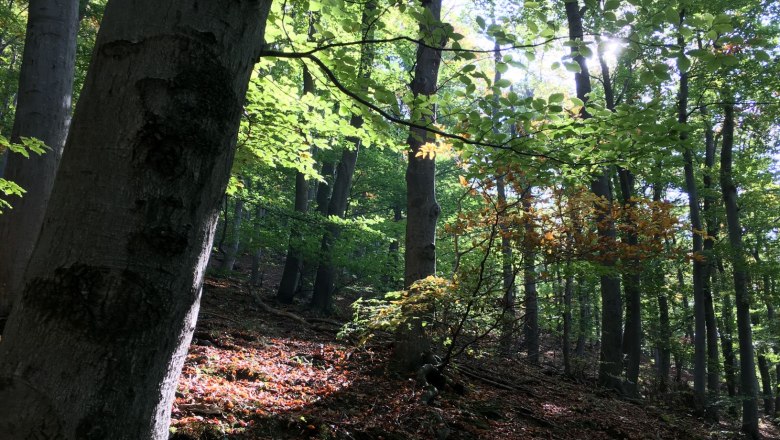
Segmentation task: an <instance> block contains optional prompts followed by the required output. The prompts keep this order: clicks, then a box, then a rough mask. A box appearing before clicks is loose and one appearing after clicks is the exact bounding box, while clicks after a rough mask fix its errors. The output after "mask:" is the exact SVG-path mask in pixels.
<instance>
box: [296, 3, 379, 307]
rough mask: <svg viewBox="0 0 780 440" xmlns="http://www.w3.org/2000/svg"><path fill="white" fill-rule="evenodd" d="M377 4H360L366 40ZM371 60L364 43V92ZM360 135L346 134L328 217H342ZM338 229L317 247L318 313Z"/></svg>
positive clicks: (329, 297)
mask: <svg viewBox="0 0 780 440" xmlns="http://www.w3.org/2000/svg"><path fill="white" fill-rule="evenodd" d="M376 8H377V3H376V1H375V0H370V1H368V2H366V3H365V5H364V7H363V17H362V22H361V27H362V29H363V35H364V37H365V39H367V40H370V39H372V38H373V35H374V27H373V23H374V20H375V17H376ZM373 63H374V48H373V46H372V45H363V46H362V47H361V53H360V67H359V69H358V80H359V81H360V80H362V81H363V82H362V83H361V85H360V88H361V91H362V92H365V91H367V87H368V84H367V82H366V81H367V80H368V79H369V78H370V77H371V68H372V65H373ZM349 124H350V125H351V126H352V127H355V128H360V127H362V126H363V117H362V116H360V115H357V114H354V115H352V117H351V119H350V121H349ZM360 142H361V141H360V138H357V137H349V138H347V143H348V144H351V145H352V146H353V147H354V148H352V147H350V148H345V149H344V151H343V152H342V154H341V160H340V161H339V164H338V167H337V169H336V180H335V182H334V184H333V193H332V194H331V196H330V202H329V203H328V216H329V217H330V216H336V217H340V218H344V216H345V214H346V211H347V204H348V202H349V190H350V188H352V176H353V174H354V173H355V165H356V164H357V158H358V152H359V151H360ZM340 233H341V230H340V228H339V227H338V226H337V225H334V224H331V223H329V224H328V225H327V226H326V231H325V234H324V235H323V237H322V245H321V246H320V256H321V260H320V264H319V267H317V277H316V279H315V280H314V295H313V296H312V299H311V307H312V309H314V310H316V311H318V312H320V313H330V311H331V308H332V301H333V289H334V283H335V279H336V266H335V264H334V263H333V248H334V246H335V244H336V240H337V239H338V236H339V234H340Z"/></svg>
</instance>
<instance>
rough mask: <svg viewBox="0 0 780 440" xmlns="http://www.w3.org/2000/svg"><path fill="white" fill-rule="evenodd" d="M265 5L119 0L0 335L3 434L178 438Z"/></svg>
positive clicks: (111, 7)
mask: <svg viewBox="0 0 780 440" xmlns="http://www.w3.org/2000/svg"><path fill="white" fill-rule="evenodd" d="M269 8H270V1H257V0H236V1H233V2H231V3H229V4H223V3H217V2H197V3H194V2H191V1H185V0H168V1H165V2H163V3H160V2H159V1H151V0H139V1H136V2H132V3H131V2H121V1H110V2H109V3H108V6H107V7H106V11H105V15H104V18H103V22H102V25H101V28H100V32H99V35H98V39H97V44H96V47H95V51H94V57H93V59H92V64H91V66H90V69H89V72H88V74H87V79H86V82H85V86H84V89H83V91H82V93H81V97H80V101H79V106H78V107H79V108H78V110H77V111H76V114H75V116H74V119H73V124H72V126H71V131H70V134H69V137H68V141H67V145H66V148H65V151H66V153H65V155H64V156H63V159H62V163H61V165H60V168H59V172H58V174H57V178H56V182H55V185H54V190H53V192H52V195H51V199H50V201H49V206H48V209H47V214H46V216H45V220H44V223H43V228H42V229H41V235H40V238H39V239H38V242H37V245H36V247H35V251H34V252H33V255H32V258H31V260H30V264H29V265H28V269H27V273H26V276H25V281H24V284H25V288H24V291H23V294H22V295H21V297H20V298H19V301H18V302H17V304H16V305H15V307H14V310H13V312H12V314H11V316H10V318H9V321H8V324H7V328H6V334H5V335H4V338H3V341H2V343H1V344H0V432H2V433H3V438H4V439H9V440H17V439H19V440H21V439H30V438H56V439H65V440H68V439H86V438H95V439H118V440H123V439H127V440H137V439H153V440H162V439H167V438H168V426H169V422H170V411H171V405H172V403H173V398H174V392H175V389H176V383H177V379H178V377H179V373H180V370H181V367H182V364H183V362H184V358H185V355H186V352H187V347H188V345H189V342H190V339H191V336H192V332H193V329H194V327H195V321H196V318H197V314H198V308H199V303H200V294H201V288H202V280H203V273H204V271H205V268H206V262H207V260H208V256H209V251H210V249H211V244H212V240H213V237H214V226H215V223H216V214H217V209H218V205H219V200H220V197H221V196H222V194H223V193H224V191H225V186H226V185H227V180H228V177H229V173H230V167H231V162H232V159H233V153H234V146H235V141H236V136H237V132H238V125H239V120H240V117H241V112H242V105H243V103H244V98H245V94H246V89H247V84H248V82H249V78H250V74H251V72H252V68H253V66H254V63H255V60H256V59H257V53H258V50H259V46H260V44H261V43H262V38H263V32H264V28H265V19H266V17H267V15H268V10H269Z"/></svg>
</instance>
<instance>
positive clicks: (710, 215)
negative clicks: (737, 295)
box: [702, 107, 720, 420]
mask: <svg viewBox="0 0 780 440" xmlns="http://www.w3.org/2000/svg"><path fill="white" fill-rule="evenodd" d="M703 109H705V110H702V116H704V117H705V118H707V117H708V113H707V111H706V107H703ZM705 124H706V128H705V130H704V147H705V148H704V150H705V155H704V166H705V171H704V212H703V214H704V219H705V220H706V222H707V236H706V237H705V238H704V255H705V256H706V258H707V261H706V264H705V266H704V273H703V274H702V290H703V291H704V320H705V323H706V325H707V391H708V392H709V396H708V398H707V400H708V402H710V404H709V405H708V407H707V417H708V418H709V419H710V420H717V419H718V408H717V406H716V402H718V394H719V389H720V368H719V366H718V364H719V363H720V356H719V354H718V326H717V319H716V316H715V305H714V301H713V294H712V290H713V288H712V286H713V283H712V279H713V272H714V270H715V259H714V258H713V250H714V248H715V238H716V237H717V236H718V233H719V229H720V227H719V225H718V220H717V218H716V216H715V204H716V203H717V197H716V196H715V189H714V188H713V181H712V172H713V170H712V168H713V166H714V164H715V153H716V145H715V136H714V133H713V130H712V125H711V124H710V122H709V121H707V122H706V123H705Z"/></svg>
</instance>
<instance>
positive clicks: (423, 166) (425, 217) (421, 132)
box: [391, 0, 446, 371]
mask: <svg viewBox="0 0 780 440" xmlns="http://www.w3.org/2000/svg"><path fill="white" fill-rule="evenodd" d="M421 1H422V6H423V8H424V10H425V13H424V14H423V15H422V17H423V21H421V22H420V32H421V34H422V36H423V42H424V43H425V44H423V43H420V44H418V47H417V64H416V65H415V69H414V78H413V79H412V83H411V85H410V89H411V91H412V93H413V95H414V98H415V105H414V107H413V108H412V109H411V111H412V114H413V115H417V117H416V121H415V122H417V123H418V124H419V125H420V126H432V125H433V124H434V123H435V122H436V107H435V106H434V105H432V104H431V103H430V102H429V101H428V98H429V97H430V96H432V95H433V94H435V93H436V89H437V80H438V77H439V64H441V48H443V47H444V44H445V43H446V34H445V33H444V29H443V25H442V23H441V22H440V19H441V0H421ZM432 142H435V136H434V135H433V134H432V133H430V132H429V131H428V130H425V129H423V128H417V127H412V128H410V129H409V138H408V139H407V143H408V145H409V150H408V160H409V164H408V166H407V168H406V212H407V217H406V242H405V243H406V251H405V254H404V287H406V288H409V287H410V286H411V285H412V283H414V282H415V281H417V280H421V279H423V278H425V277H428V276H430V275H433V274H435V273H436V221H437V220H438V218H439V213H440V212H441V208H440V207H439V204H438V203H437V202H436V188H435V179H436V160H435V157H434V156H432V155H426V154H425V153H424V151H423V149H422V147H423V146H424V145H426V144H429V143H432ZM427 350H428V342H427V340H426V338H425V337H424V334H423V331H422V325H421V321H420V319H419V318H417V319H414V320H412V322H410V323H409V325H408V327H407V328H404V327H402V328H401V329H400V330H399V331H398V332H397V333H396V340H395V348H394V351H393V358H392V359H391V363H392V364H393V365H394V368H395V369H397V370H399V371H411V370H414V369H415V368H416V367H417V366H418V364H419V362H420V354H421V353H424V352H426V351H427Z"/></svg>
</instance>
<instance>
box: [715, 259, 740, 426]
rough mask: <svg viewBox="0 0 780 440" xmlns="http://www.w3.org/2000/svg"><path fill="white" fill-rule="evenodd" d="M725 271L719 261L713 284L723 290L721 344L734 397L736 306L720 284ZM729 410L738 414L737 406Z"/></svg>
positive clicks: (735, 392) (727, 387)
mask: <svg viewBox="0 0 780 440" xmlns="http://www.w3.org/2000/svg"><path fill="white" fill-rule="evenodd" d="M724 272H725V271H724V269H723V266H722V263H719V264H718V271H717V272H715V271H713V273H712V275H713V277H715V276H717V279H715V278H713V286H718V291H722V292H723V294H722V296H721V313H720V314H721V321H720V325H719V326H718V327H719V328H720V329H721V331H720V345H721V348H722V349H723V372H724V373H725V375H726V390H727V391H728V393H729V397H730V398H732V399H733V398H735V397H736V395H737V384H736V365H737V360H736V357H735V356H734V343H733V339H732V338H733V335H734V328H733V327H732V323H733V322H734V307H733V306H732V304H731V295H730V294H729V293H728V292H727V291H726V290H725V289H721V288H720V285H721V283H722V282H723V280H724V278H725V274H724ZM729 412H730V413H731V414H733V415H736V414H737V409H736V407H735V406H733V405H730V407H729Z"/></svg>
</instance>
